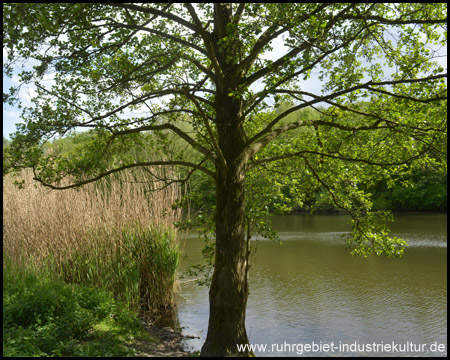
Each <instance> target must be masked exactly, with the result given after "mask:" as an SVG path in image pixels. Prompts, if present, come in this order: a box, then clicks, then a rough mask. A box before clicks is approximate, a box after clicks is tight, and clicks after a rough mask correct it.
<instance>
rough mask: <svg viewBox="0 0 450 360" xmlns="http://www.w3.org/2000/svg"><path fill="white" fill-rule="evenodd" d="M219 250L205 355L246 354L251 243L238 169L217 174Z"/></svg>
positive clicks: (216, 255)
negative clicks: (247, 239) (242, 348)
mask: <svg viewBox="0 0 450 360" xmlns="http://www.w3.org/2000/svg"><path fill="white" fill-rule="evenodd" d="M217 178H218V179H217V208H216V252H215V263H214V274H213V277H212V282H211V287H210V291H209V302H210V307H209V309H210V310H209V326H208V335H207V338H206V342H205V344H204V345H203V348H202V352H201V355H202V356H236V355H240V356H245V355H247V356H248V355H250V354H249V353H240V354H239V353H238V351H237V345H238V344H247V343H248V338H247V333H246V330H245V311H246V307H247V297H248V286H247V279H246V274H247V266H248V264H247V246H246V242H245V228H244V181H243V176H241V174H238V173H237V172H236V171H228V172H227V173H225V174H224V173H221V172H219V174H218V176H217Z"/></svg>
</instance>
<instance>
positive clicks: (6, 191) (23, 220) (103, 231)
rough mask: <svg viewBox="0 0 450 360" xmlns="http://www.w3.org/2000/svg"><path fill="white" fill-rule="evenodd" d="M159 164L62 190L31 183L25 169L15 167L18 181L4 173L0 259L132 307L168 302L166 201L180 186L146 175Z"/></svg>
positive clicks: (170, 234) (170, 255)
mask: <svg viewBox="0 0 450 360" xmlns="http://www.w3.org/2000/svg"><path fill="white" fill-rule="evenodd" d="M162 171H165V170H164V169H160V168H152V169H133V170H130V171H125V172H122V173H119V174H114V175H112V176H110V177H109V178H107V179H104V180H103V181H100V182H97V183H92V184H87V185H85V186H84V187H82V188H79V189H69V190H63V191H57V190H56V191H55V190H49V189H48V188H45V187H43V186H42V185H41V184H39V183H36V182H35V181H33V180H32V174H31V172H30V171H28V170H23V171H22V173H21V174H20V175H19V178H20V179H24V180H25V187H24V188H23V189H19V188H17V187H16V186H15V185H14V184H13V182H14V178H13V176H12V175H7V176H6V177H4V179H3V180H4V182H3V258H4V262H5V258H8V259H9V260H8V261H11V262H12V264H15V266H16V267H19V266H20V264H24V263H26V264H33V266H35V267H37V268H42V269H43V268H45V269H51V271H52V272H54V273H55V274H57V275H58V276H59V277H61V278H62V279H63V280H64V281H66V282H68V283H80V284H81V283H82V284H89V285H95V286H98V287H102V288H104V289H107V290H110V291H112V292H113V294H114V296H115V297H116V298H118V299H120V300H121V301H124V302H126V303H127V304H128V305H129V307H130V308H131V309H133V310H141V311H145V312H155V311H157V310H158V309H160V308H167V307H170V306H172V305H173V304H174V291H175V284H176V269H177V266H178V260H179V255H180V244H179V240H178V236H177V234H176V232H175V229H174V227H173V223H174V222H175V221H179V220H180V218H181V210H179V209H173V208H172V204H173V203H174V202H175V200H177V199H179V197H180V189H179V187H178V186H176V185H175V184H172V185H169V186H163V185H164V184H162V182H161V181H156V180H155V177H154V176H153V175H154V174H155V173H159V174H160V175H162ZM159 188H162V190H159V191H156V189H159ZM4 270H5V269H4Z"/></svg>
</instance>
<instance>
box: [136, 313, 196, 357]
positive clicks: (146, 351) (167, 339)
mask: <svg viewBox="0 0 450 360" xmlns="http://www.w3.org/2000/svg"><path fill="white" fill-rule="evenodd" d="M140 322H141V324H142V327H143V328H145V329H146V330H147V332H148V333H149V334H150V336H151V337H152V338H153V339H155V341H142V340H136V341H135V342H134V343H133V344H132V347H133V348H134V349H136V356H139V357H185V356H189V355H190V356H192V355H193V353H191V352H188V351H185V350H184V347H183V344H182V341H183V340H184V339H192V338H193V337H191V336H183V335H182V334H181V333H179V332H176V331H174V330H173V329H172V328H170V327H163V328H159V327H157V326H155V325H153V324H152V323H150V322H147V321H145V320H140Z"/></svg>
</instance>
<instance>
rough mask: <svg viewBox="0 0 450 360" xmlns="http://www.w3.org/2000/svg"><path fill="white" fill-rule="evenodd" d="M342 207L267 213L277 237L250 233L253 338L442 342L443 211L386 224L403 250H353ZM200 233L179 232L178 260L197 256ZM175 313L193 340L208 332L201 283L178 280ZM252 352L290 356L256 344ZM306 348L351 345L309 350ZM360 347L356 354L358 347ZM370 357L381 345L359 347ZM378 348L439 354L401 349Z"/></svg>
mask: <svg viewBox="0 0 450 360" xmlns="http://www.w3.org/2000/svg"><path fill="white" fill-rule="evenodd" d="M347 221H348V218H347V217H345V216H325V215H322V216H298V215H296V216H284V217H278V218H276V219H275V220H274V226H275V227H276V228H277V230H278V231H279V232H280V238H281V240H282V245H279V244H277V243H273V242H270V241H258V242H257V250H256V254H255V255H254V256H253V257H252V258H251V264H252V268H251V272H250V296H249V300H248V309H247V332H248V335H249V338H250V342H251V343H261V344H268V346H269V347H270V346H271V344H283V343H285V342H286V343H290V344H294V343H296V344H298V343H304V344H306V343H312V342H314V343H320V342H322V343H330V342H334V343H335V344H338V343H340V342H341V343H343V344H350V343H354V342H355V341H356V342H358V343H360V344H362V343H364V344H368V343H373V342H376V343H382V342H383V343H392V342H393V341H394V342H395V343H401V344H404V343H406V342H408V341H409V342H414V343H420V344H422V343H423V344H428V345H429V344H431V343H433V342H437V343H442V344H445V348H446V344H447V310H446V309H447V272H446V269H447V253H446V215H432V214H427V215H400V216H397V217H396V222H395V223H394V224H391V229H392V230H393V231H394V232H395V233H396V234H397V235H398V236H403V237H406V238H407V239H409V240H410V244H411V246H410V247H409V248H408V249H407V250H406V252H405V256H404V257H403V258H402V259H385V258H381V257H375V256H374V257H369V258H367V259H363V258H358V257H352V256H350V255H349V254H348V250H346V248H345V244H344V240H343V239H342V237H341V235H342V234H345V233H346V232H348V231H349V226H348V224H347ZM201 247H202V242H201V241H199V240H198V239H196V238H190V239H188V241H187V244H186V248H185V253H186V254H187V259H185V260H184V261H183V263H182V268H185V267H186V266H187V265H189V264H190V263H196V262H198V261H199V257H200V256H199V254H200V249H201ZM182 290H183V291H182V296H183V297H184V299H183V298H180V301H179V308H178V316H179V319H180V320H179V321H180V324H181V326H182V327H184V333H185V334H188V335H197V336H200V339H194V340H190V341H188V346H190V347H191V348H192V349H194V350H198V349H200V347H201V345H202V344H203V342H204V339H205V337H206V331H207V323H208V314H209V304H208V294H207V289H206V288H204V287H198V286H196V285H195V284H193V283H189V284H186V285H185V286H183V289H182ZM256 354H257V355H258V356H298V354H297V353H296V352H295V351H291V352H284V353H278V352H275V353H268V352H265V353H264V352H256ZM309 355H312V356H323V355H325V356H327V355H328V356H329V355H338V356H343V355H350V356H357V355H358V354H354V353H347V354H343V353H335V354H330V353H327V352H317V353H310V354H309ZM359 355H361V354H359ZM364 355H366V356H377V355H380V353H365V354H364ZM383 355H425V356H427V355H446V351H445V353H440V354H437V353H421V354H417V353H408V354H404V353H402V354H389V353H385V354H383Z"/></svg>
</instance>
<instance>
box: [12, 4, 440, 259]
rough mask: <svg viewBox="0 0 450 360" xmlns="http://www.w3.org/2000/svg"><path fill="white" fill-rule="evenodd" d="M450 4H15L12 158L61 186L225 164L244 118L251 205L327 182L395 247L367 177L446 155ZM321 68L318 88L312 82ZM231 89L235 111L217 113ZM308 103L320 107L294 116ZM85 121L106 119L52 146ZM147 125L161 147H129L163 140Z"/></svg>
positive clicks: (283, 203) (331, 192)
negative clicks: (28, 89) (74, 148)
mask: <svg viewBox="0 0 450 360" xmlns="http://www.w3.org/2000/svg"><path fill="white" fill-rule="evenodd" d="M446 10H447V5H446V4H443V3H440V4H436V3H400V4H397V3H396V4H390V3H389V4H388V3H386V4H383V3H333V4H328V3H282V4H280V3H276V4H243V3H242V4H213V3H202V4H196V5H195V6H194V5H192V4H178V3H157V4H128V3H126V4H125V3H89V4H85V3H82V4H80V3H51V4H43V3H7V4H3V23H4V30H3V34H4V36H3V37H4V50H6V53H7V61H6V62H5V64H4V67H3V71H4V73H5V74H6V75H8V76H13V75H14V76H15V71H16V70H15V68H16V67H17V66H20V65H21V64H22V71H21V72H20V74H19V75H18V82H19V83H20V85H18V86H16V87H13V88H11V89H10V91H9V93H7V94H4V96H3V98H4V102H7V103H9V104H15V103H16V102H17V101H18V100H19V98H20V91H21V87H22V86H23V85H24V84H30V85H32V86H33V89H34V92H35V96H33V98H32V106H29V107H23V114H22V119H23V121H24V123H22V124H19V125H18V129H19V130H18V132H17V133H16V134H15V135H14V136H13V142H12V144H11V146H10V148H9V150H8V154H7V159H8V160H7V163H6V164H7V169H6V170H8V169H17V168H20V167H33V169H34V171H35V176H36V179H38V180H39V181H41V182H43V183H45V184H47V185H48V186H51V187H53V188H61V187H63V186H61V185H58V184H60V182H61V181H62V180H63V179H64V178H65V177H69V178H70V179H71V180H72V181H73V182H74V183H73V185H71V186H79V185H82V184H85V183H87V182H90V181H95V180H97V179H99V178H101V177H103V176H106V175H108V174H110V173H112V172H116V171H120V170H121V169H125V168H129V167H134V166H141V165H151V164H153V165H161V164H168V165H172V166H181V167H183V168H186V169H187V170H186V171H187V173H186V175H187V177H189V176H190V174H192V172H193V171H197V170H198V171H202V172H203V173H204V174H205V175H207V176H209V177H211V178H214V176H215V168H216V166H217V164H222V166H223V167H227V166H228V165H229V164H228V163H227V154H224V152H223V150H224V149H223V146H224V144H226V143H227V141H228V140H229V139H224V138H221V136H222V135H221V132H220V131H219V130H220V129H226V128H227V127H236V128H237V129H239V131H240V135H241V136H242V137H244V139H245V141H244V144H243V145H242V146H241V147H240V148H239V149H236V150H237V151H238V152H239V153H240V155H241V157H242V158H244V159H245V160H246V161H245V172H246V174H247V175H246V176H247V182H248V190H247V195H248V196H247V197H248V200H249V201H250V200H251V203H252V204H253V205H251V206H249V207H248V212H249V213H251V211H252V210H253V212H254V213H255V216H256V217H257V218H258V217H260V215H261V213H263V212H264V211H263V210H264V206H265V205H267V203H270V204H272V205H273V206H274V207H278V208H279V209H280V210H285V209H287V208H288V207H289V206H292V205H294V204H301V203H302V202H304V201H306V199H307V194H309V193H310V192H311V191H313V190H314V189H316V188H317V187H321V188H322V189H325V192H324V193H323V194H324V196H326V197H328V198H329V199H331V200H332V202H333V203H334V204H335V205H336V206H338V207H340V208H342V209H345V210H346V211H349V212H350V213H351V214H352V216H353V220H354V225H355V227H354V228H355V229H356V230H358V229H359V230H360V233H361V234H362V233H365V234H366V235H365V236H366V237H361V235H358V236H356V235H355V239H358V243H359V244H361V243H371V244H372V245H373V246H372V245H371V246H372V247H370V246H369V247H370V248H371V249H375V248H376V249H379V248H380V247H379V246H378V245H377V244H378V243H379V240H380V239H381V240H380V241H381V243H382V244H386V247H385V250H386V254H388V255H392V256H397V255H398V254H399V253H401V251H400V250H398V249H401V248H402V243H401V242H397V244H398V245H399V248H398V249H397V248H395V247H394V248H395V249H394V248H393V247H392V246H391V245H392V244H391V243H390V242H389V241H388V240H387V238H386V237H385V236H384V235H383V234H385V233H386V232H385V230H384V228H382V227H379V228H374V227H373V226H372V225H371V224H373V223H374V221H372V220H374V219H376V218H380V217H379V216H371V215H369V216H367V217H366V220H363V216H365V215H366V214H370V211H371V209H372V204H371V200H370V196H369V195H368V194H367V193H366V192H364V191H363V188H364V189H367V188H368V187H370V185H373V184H375V181H379V180H381V179H384V181H387V183H388V184H389V181H391V179H392V178H393V177H395V176H398V175H402V174H406V173H407V172H408V171H410V169H411V167H410V166H409V165H410V164H411V163H413V162H414V163H416V164H417V165H416V166H418V167H420V166H423V167H430V166H432V167H435V168H439V169H440V170H439V171H440V172H441V173H442V172H445V171H446V160H445V159H446V123H447V115H446V114H447V111H446V109H447V108H446V98H447V95H446V92H447V84H446V78H447V73H446V70H445V69H444V68H443V66H442V65H440V64H441V63H442V62H439V61H440V60H442V59H441V58H442V57H443V56H446V54H445V55H443V52H446V50H445V47H446V45H447V31H446V27H447V15H446V13H447V11H446ZM274 49H277V51H276V52H275V54H274V52H273V50H274ZM280 49H281V50H280ZM30 64H32V65H30ZM31 66H32V68H31ZM313 77H314V78H315V79H317V81H319V80H320V82H321V84H322V88H321V90H322V91H321V92H316V93H313V92H312V91H311V90H310V89H308V88H307V87H306V84H307V82H306V81H307V80H308V79H311V78H313ZM283 102H288V103H289V104H290V106H288V107H283V106H282V105H283ZM224 104H231V105H232V108H230V111H231V110H235V114H234V115H235V116H234V117H233V118H231V117H230V118H227V117H223V116H219V115H218V114H219V112H223V111H224V110H228V109H224V107H226V106H227V105H224ZM319 104H321V105H322V106H323V107H322V108H318V105H319ZM272 107H275V108H277V110H275V111H271V109H272ZM310 107H311V108H313V109H316V110H317V111H316V112H310V113H309V114H303V115H302V116H294V114H295V112H296V111H298V110H302V109H307V108H310ZM76 128H86V129H91V130H92V133H93V134H95V137H93V138H92V139H91V140H90V141H89V144H88V145H87V146H84V147H83V150H82V151H81V152H80V153H79V154H78V156H77V157H71V158H69V157H67V156H66V154H64V153H50V152H44V151H43V149H42V147H43V145H44V144H45V142H46V141H48V140H49V139H51V138H52V137H54V136H63V135H64V134H67V133H70V131H72V130H73V129H76ZM144 131H147V132H151V133H152V134H153V135H152V137H151V141H152V142H153V144H157V146H156V145H155V147H156V148H158V149H162V150H161V152H159V153H158V152H155V153H156V154H157V155H158V156H156V157H155V158H153V159H150V160H148V159H147V160H146V161H143V160H142V159H140V158H139V157H137V158H136V157H135V156H131V154H130V156H129V157H124V158H123V159H122V160H121V162H118V161H117V156H116V155H115V154H118V153H119V154H120V153H127V151H128V149H130V147H132V146H135V145H136V144H139V145H140V146H141V148H142V149H143V148H145V147H148V146H152V145H149V143H148V142H147V141H146V140H145V139H144V138H143V137H142V136H141V135H140V133H142V132H144ZM174 137H176V138H178V139H179V140H180V141H181V143H182V144H183V145H181V147H180V146H178V148H176V147H173V146H172V144H173V139H174ZM230 141H231V140H230ZM169 144H170V145H169ZM188 147H189V148H190V149H191V150H190V152H188V151H187V150H186V149H187V148H188ZM168 149H172V150H168ZM174 149H177V150H176V151H175V150H174ZM138 151H139V150H138ZM262 174H264V175H265V177H266V176H269V175H274V176H273V179H272V180H270V181H269V183H270V184H271V191H270V192H268V191H264V192H262V191H261V189H262V188H261V187H260V188H258V186H262V185H263V182H262V179H263V177H262ZM362 184H364V185H366V186H365V187H363V186H361V185H362ZM286 188H289V194H290V197H289V198H287V192H286ZM261 194H262V196H261ZM293 194H295V197H293V196H292V195H293ZM287 200H289V201H291V204H288V202H287ZM356 209H364V211H356ZM381 218H383V216H381ZM367 219H372V220H371V221H369V222H367ZM369 223H370V224H369ZM376 229H378V230H380V231H379V232H378V233H379V234H381V235H380V236H381V238H377V239H376V240H374V239H375V238H371V237H370V235H369V234H375V233H377V231H376ZM364 239H365V240H364ZM370 239H372V240H370ZM375 245H376V246H375ZM365 248H366V249H367V247H365ZM371 251H372V250H371ZM374 251H376V252H377V250H374Z"/></svg>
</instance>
